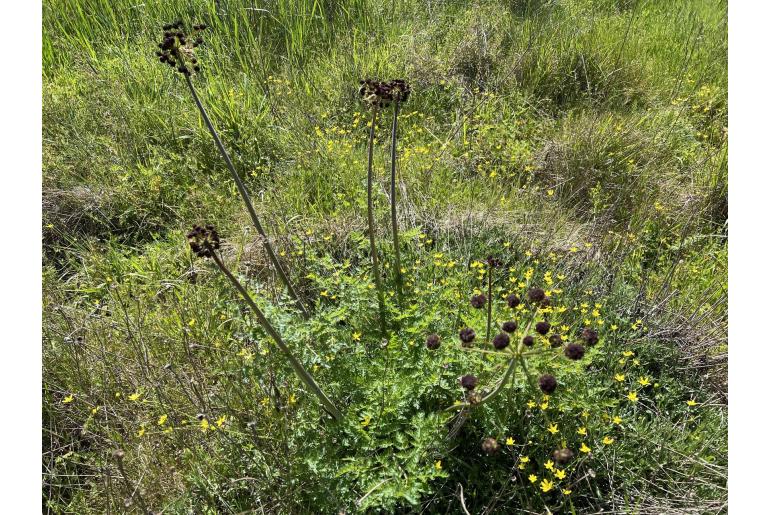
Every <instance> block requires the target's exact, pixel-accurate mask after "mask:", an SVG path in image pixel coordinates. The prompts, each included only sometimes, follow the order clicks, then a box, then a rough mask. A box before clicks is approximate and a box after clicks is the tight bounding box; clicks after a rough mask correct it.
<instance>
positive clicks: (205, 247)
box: [187, 225, 219, 258]
mask: <svg viewBox="0 0 770 515" xmlns="http://www.w3.org/2000/svg"><path fill="white" fill-rule="evenodd" d="M187 242H188V243H189V244H190V249H191V250H192V251H193V252H194V253H195V255H196V256H198V257H203V258H208V257H212V256H213V255H214V251H215V250H217V249H219V234H217V231H216V229H215V228H214V226H213V225H207V226H205V227H201V226H200V225H195V226H193V228H192V230H191V231H190V232H188V233H187Z"/></svg>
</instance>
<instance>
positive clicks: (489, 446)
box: [481, 437, 500, 456]
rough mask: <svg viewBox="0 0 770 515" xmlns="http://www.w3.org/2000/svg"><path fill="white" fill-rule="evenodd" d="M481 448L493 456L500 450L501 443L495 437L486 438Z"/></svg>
mask: <svg viewBox="0 0 770 515" xmlns="http://www.w3.org/2000/svg"><path fill="white" fill-rule="evenodd" d="M481 450H482V451H484V454H486V455H487V456H492V455H494V454H497V453H498V452H500V444H499V443H497V440H495V439H494V438H491V437H490V438H484V441H482V442H481Z"/></svg>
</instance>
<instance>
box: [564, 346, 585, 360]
mask: <svg viewBox="0 0 770 515" xmlns="http://www.w3.org/2000/svg"><path fill="white" fill-rule="evenodd" d="M585 353H586V350H585V348H584V347H583V346H582V345H580V344H579V343H570V344H569V345H567V346H566V347H565V348H564V355H565V356H567V357H568V358H569V359H573V360H578V359H581V358H582V357H583V356H584V355H585Z"/></svg>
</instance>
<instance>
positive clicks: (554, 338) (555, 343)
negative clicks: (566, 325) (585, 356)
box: [548, 334, 562, 347]
mask: <svg viewBox="0 0 770 515" xmlns="http://www.w3.org/2000/svg"><path fill="white" fill-rule="evenodd" d="M548 341H549V342H551V347H559V346H560V345H561V344H562V338H561V335H560V334H552V335H551V336H550V337H549V338H548Z"/></svg>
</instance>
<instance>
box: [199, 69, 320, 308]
mask: <svg viewBox="0 0 770 515" xmlns="http://www.w3.org/2000/svg"><path fill="white" fill-rule="evenodd" d="M184 78H185V81H186V82H187V87H188V88H189V89H190V93H191V94H192V97H193V100H195V105H196V106H198V111H200V113H201V116H202V117H203V121H204V123H205V124H206V127H208V129H209V132H210V133H211V137H212V138H214V143H216V146H217V149H219V153H220V154H221V155H222V159H224V160H225V164H227V169H228V170H230V175H231V176H232V177H233V180H234V181H235V185H236V186H237V188H238V192H239V193H240V194H241V198H242V199H243V203H244V204H246V210H247V211H248V212H249V216H250V217H251V221H252V223H254V227H256V228H257V232H259V235H260V236H261V237H262V243H263V245H264V246H265V250H266V251H267V255H268V257H269V258H270V262H271V263H272V264H273V267H275V271H276V272H277V273H278V277H280V279H281V282H283V284H284V286H286V289H287V290H288V291H289V295H290V296H291V298H292V299H294V302H295V303H296V304H297V307H298V308H299V310H300V311H301V312H302V316H303V317H304V318H305V319H308V318H310V313H308V311H307V309H306V308H305V305H304V304H303V303H302V301H301V300H300V298H299V295H298V294H297V292H296V290H295V289H294V286H292V284H291V281H289V277H288V276H287V275H286V271H285V270H284V269H283V266H282V265H281V262H280V261H278V256H277V255H276V254H275V251H274V250H273V246H272V245H271V244H270V240H269V238H268V237H267V234H266V233H265V230H264V229H263V228H262V223H261V222H260V221H259V217H258V216H257V212H256V211H255V210H254V205H253V204H252V203H251V197H250V196H249V192H248V190H247V189H246V185H245V184H243V181H242V180H241V177H240V176H239V175H238V172H237V171H236V170H235V166H234V165H233V162H232V160H231V159H230V155H229V154H228V153H227V150H226V149H225V146H224V144H223V143H222V140H221V139H220V137H219V134H218V133H217V130H216V129H215V128H214V124H213V123H211V119H210V118H209V115H208V113H207V112H206V109H205V108H204V107H203V103H202V102H201V100H200V98H199V97H198V92H197V91H196V90H195V86H193V83H192V80H190V77H189V75H185V76H184Z"/></svg>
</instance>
